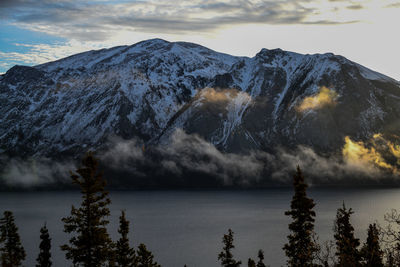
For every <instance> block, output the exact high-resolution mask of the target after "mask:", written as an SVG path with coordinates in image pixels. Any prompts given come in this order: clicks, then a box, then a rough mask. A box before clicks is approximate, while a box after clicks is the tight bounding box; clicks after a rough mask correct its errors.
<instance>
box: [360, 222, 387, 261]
mask: <svg viewBox="0 0 400 267" xmlns="http://www.w3.org/2000/svg"><path fill="white" fill-rule="evenodd" d="M362 254H363V257H364V261H365V264H364V266H367V267H383V251H382V250H381V247H380V245H379V230H378V227H377V226H376V224H375V223H374V224H370V225H369V227H368V236H367V242H366V243H365V244H364V247H363V248H362Z"/></svg>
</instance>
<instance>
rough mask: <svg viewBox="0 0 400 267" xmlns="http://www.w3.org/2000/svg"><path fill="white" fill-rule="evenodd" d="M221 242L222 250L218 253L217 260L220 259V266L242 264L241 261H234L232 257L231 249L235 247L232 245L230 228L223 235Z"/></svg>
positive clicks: (227, 266)
mask: <svg viewBox="0 0 400 267" xmlns="http://www.w3.org/2000/svg"><path fill="white" fill-rule="evenodd" d="M222 243H223V244H224V247H223V250H222V251H221V253H219V254H218V260H220V261H221V266H224V267H237V266H240V264H242V262H241V261H236V260H235V259H233V254H232V252H231V250H232V249H233V248H235V246H234V245H233V231H232V230H231V229H229V230H228V234H227V235H224V237H223V239H222Z"/></svg>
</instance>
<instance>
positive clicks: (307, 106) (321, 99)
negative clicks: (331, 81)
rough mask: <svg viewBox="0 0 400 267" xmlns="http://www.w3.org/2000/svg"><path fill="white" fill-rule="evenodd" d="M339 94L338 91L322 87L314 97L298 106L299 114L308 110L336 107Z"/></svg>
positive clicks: (304, 100) (309, 97)
mask: <svg viewBox="0 0 400 267" xmlns="http://www.w3.org/2000/svg"><path fill="white" fill-rule="evenodd" d="M337 97H338V94H337V93H336V91H334V90H332V89H329V88H327V87H325V86H322V87H321V88H320V89H319V91H318V92H317V93H316V94H315V95H313V96H308V97H306V98H304V99H303V101H302V102H301V103H300V105H298V106H297V108H296V110H297V111H298V112H304V111H307V110H311V109H312V110H316V109H321V108H324V107H333V106H335V105H336V99H337Z"/></svg>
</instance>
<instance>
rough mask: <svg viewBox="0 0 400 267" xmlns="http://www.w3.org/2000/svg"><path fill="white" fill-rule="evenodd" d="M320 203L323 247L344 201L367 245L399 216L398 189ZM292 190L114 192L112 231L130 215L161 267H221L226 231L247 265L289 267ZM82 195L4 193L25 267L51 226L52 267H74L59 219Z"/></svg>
mask: <svg viewBox="0 0 400 267" xmlns="http://www.w3.org/2000/svg"><path fill="white" fill-rule="evenodd" d="M309 195H310V196H311V197H313V198H314V200H315V201H316V202H317V206H316V212H317V220H316V231H317V233H318V234H319V236H320V239H321V240H327V239H332V227H333V220H334V218H335V214H336V209H337V208H338V207H339V206H341V205H342V202H343V201H345V202H346V205H347V206H348V207H351V208H353V210H354V211H355V214H354V215H353V217H352V222H353V225H354V226H355V228H356V235H357V237H359V238H361V240H362V242H364V239H365V237H366V229H367V227H368V224H369V223H372V222H375V221H376V220H378V221H382V218H383V215H384V214H385V213H386V212H388V211H390V209H391V208H397V209H400V189H376V190H372V189H362V190H361V189H360V190H342V189H332V190H327V189H311V191H310V193H309ZM291 196H292V190H290V189H271V190H260V191H129V192H116V191H112V192H110V197H111V200H112V205H111V223H110V227H109V232H110V234H111V235H112V237H113V238H114V240H115V239H116V238H117V237H118V235H117V228H118V217H119V215H120V211H121V210H125V211H126V214H127V217H128V219H129V220H130V222H131V227H133V230H132V229H131V233H130V238H131V241H132V242H133V243H134V245H135V246H137V245H138V244H139V243H141V242H143V243H145V244H146V245H147V246H148V248H149V249H150V250H151V251H152V252H153V253H154V254H155V258H156V260H157V261H158V263H160V264H161V265H162V266H165V267H175V266H183V265H184V264H187V266H189V267H195V266H205V267H212V266H219V264H218V261H217V255H218V253H219V251H220V250H221V248H222V244H221V239H222V236H223V234H224V233H226V232H227V229H228V228H232V230H233V231H234V232H235V236H234V238H235V245H236V248H235V250H234V255H235V257H236V258H237V259H240V260H242V262H244V263H246V264H245V265H247V259H248V258H249V257H252V258H256V255H257V251H258V249H260V248H261V249H263V250H264V251H265V258H266V262H267V263H268V264H270V265H271V266H281V265H283V264H284V263H285V257H284V253H283V251H282V249H281V248H282V246H283V244H284V243H285V242H286V235H287V234H288V230H287V225H288V223H289V219H288V218H286V216H284V211H285V210H287V209H288V208H289V205H290V199H291ZM79 201H80V195H79V193H77V192H28V193H27V192H24V193H21V192H19V193H4V192H2V193H0V211H1V212H3V211H4V210H7V209H8V210H11V211H13V212H14V215H15V217H16V222H17V225H18V227H19V232H20V235H21V238H22V242H23V245H24V247H25V249H26V251H27V260H26V262H25V263H26V266H34V263H35V259H36V257H37V253H38V245H39V229H40V227H41V226H42V225H43V223H44V222H46V223H47V226H48V228H49V231H50V234H51V237H52V239H53V240H52V255H53V262H54V266H70V265H71V264H70V263H69V262H67V261H66V260H65V259H64V253H63V252H61V251H60V250H59V246H60V245H62V244H64V243H65V242H66V241H67V240H68V236H67V235H66V234H64V233H63V225H62V223H61V218H62V217H64V216H67V215H68V214H69V212H70V208H71V205H72V204H75V205H76V204H79Z"/></svg>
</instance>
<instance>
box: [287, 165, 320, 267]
mask: <svg viewBox="0 0 400 267" xmlns="http://www.w3.org/2000/svg"><path fill="white" fill-rule="evenodd" d="M293 186H294V195H293V198H292V201H291V204H290V210H289V211H286V212H285V215H287V216H290V217H291V218H292V222H291V223H290V224H289V230H290V231H291V234H290V235H288V240H289V242H288V243H287V244H285V245H284V247H283V249H284V250H285V253H286V256H287V257H288V260H287V264H288V265H289V266H314V264H313V260H314V255H315V253H316V252H317V250H318V249H317V246H316V244H315V243H314V241H313V234H314V221H315V219H314V218H315V212H314V211H313V208H314V206H315V203H314V201H313V200H312V199H311V198H309V197H308V196H307V192H306V190H307V187H308V186H307V184H306V183H305V181H304V176H303V173H302V172H301V169H300V167H299V166H297V171H296V174H295V175H294V176H293Z"/></svg>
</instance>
